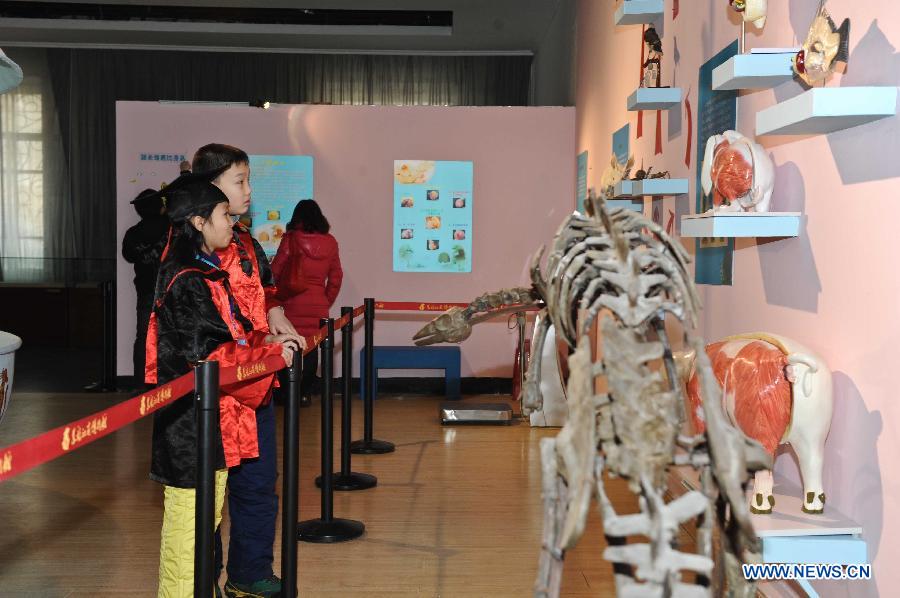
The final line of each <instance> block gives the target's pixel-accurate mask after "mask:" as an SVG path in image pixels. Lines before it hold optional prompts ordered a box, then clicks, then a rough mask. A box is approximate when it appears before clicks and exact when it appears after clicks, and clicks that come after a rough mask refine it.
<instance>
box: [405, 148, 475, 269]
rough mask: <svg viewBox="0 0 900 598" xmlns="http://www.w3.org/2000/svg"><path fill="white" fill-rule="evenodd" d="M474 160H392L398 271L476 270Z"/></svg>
mask: <svg viewBox="0 0 900 598" xmlns="http://www.w3.org/2000/svg"><path fill="white" fill-rule="evenodd" d="M472 171H473V168H472V162H442V161H434V160H395V161H394V231H393V236H394V272H471V271H472Z"/></svg>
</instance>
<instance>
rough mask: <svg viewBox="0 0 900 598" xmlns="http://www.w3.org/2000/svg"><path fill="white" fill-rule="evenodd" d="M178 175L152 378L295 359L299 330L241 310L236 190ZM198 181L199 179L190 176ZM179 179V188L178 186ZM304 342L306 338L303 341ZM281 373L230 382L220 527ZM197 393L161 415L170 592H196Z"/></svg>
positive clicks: (163, 565)
mask: <svg viewBox="0 0 900 598" xmlns="http://www.w3.org/2000/svg"><path fill="white" fill-rule="evenodd" d="M192 178H194V177H190V176H189V177H185V178H182V179H180V180H179V183H178V187H179V188H177V189H171V188H167V189H166V197H167V199H168V204H167V205H168V213H169V217H170V218H171V220H172V241H171V243H170V244H169V247H168V250H167V254H166V257H165V258H164V260H163V263H162V266H161V267H160V272H159V277H158V278H157V283H156V292H155V297H154V302H153V312H152V314H151V317H150V329H149V331H148V333H147V366H146V381H147V382H148V383H151V384H157V383H158V384H165V383H167V382H170V381H171V380H174V379H175V378H178V377H179V376H181V375H182V374H186V373H187V372H189V371H190V369H191V364H192V363H195V362H197V361H199V360H203V359H210V360H217V361H219V363H220V364H221V365H222V366H223V367H227V366H233V365H236V364H238V363H248V362H252V361H257V360H260V359H263V358H265V357H268V356H273V355H281V357H282V358H283V359H284V360H285V362H288V363H290V360H291V358H292V354H293V350H294V349H297V348H298V345H297V343H296V341H295V340H294V338H295V337H293V335H287V334H284V335H271V334H267V333H266V332H264V331H260V330H254V329H253V325H252V324H251V322H250V320H249V319H247V318H246V317H245V316H244V314H243V313H241V310H240V309H239V308H238V305H237V302H236V301H235V299H234V295H233V294H232V293H231V288H230V286H229V284H228V275H227V274H226V273H225V272H224V271H223V270H222V269H221V267H220V266H221V263H220V261H219V259H218V257H216V250H220V249H223V248H225V247H228V245H229V244H230V243H231V240H232V229H231V218H230V217H229V215H228V197H227V196H226V195H225V194H224V193H223V192H222V191H221V190H220V189H219V188H218V187H216V186H215V185H212V184H211V183H209V182H207V181H206V180H191V179H192ZM185 181H190V182H185ZM174 186H175V185H174V184H173V185H172V186H171V187H174ZM300 344H302V343H300ZM272 383H273V376H272V375H269V376H264V377H262V378H257V379H254V380H248V381H243V382H237V383H235V384H232V385H228V386H223V387H222V388H221V393H220V399H219V426H218V428H219V430H218V431H219V433H220V439H221V442H220V443H219V450H218V451H217V453H218V455H217V459H216V470H217V471H216V476H215V479H216V512H215V513H216V525H218V523H219V521H220V520H221V510H222V504H223V502H224V497H225V481H226V478H227V470H226V469H225V468H226V467H233V466H236V465H238V464H240V462H241V460H242V459H252V458H256V457H258V455H259V448H258V442H257V434H256V415H255V413H256V411H255V408H256V407H257V406H258V405H259V404H260V403H261V402H262V401H263V400H264V398H265V397H266V396H267V395H268V393H269V390H270V388H271V386H272ZM195 402H196V401H194V397H193V393H187V394H185V395H184V396H182V397H181V398H179V399H177V400H176V401H175V402H173V403H171V404H169V405H166V406H165V407H163V408H161V409H160V410H159V411H157V412H156V413H154V414H153V449H152V454H151V462H150V477H151V479H153V480H155V481H157V482H160V483H162V484H164V488H165V491H164V501H163V528H162V534H161V540H160V564H159V591H158V595H159V596H161V597H169V596H191V595H193V583H194V582H193V580H194V557H193V554H194V516H195V514H194V501H195V499H194V493H195V490H194V489H195V487H196V479H195V472H196V468H197V454H196V447H197V439H196V433H195V431H196V422H195Z"/></svg>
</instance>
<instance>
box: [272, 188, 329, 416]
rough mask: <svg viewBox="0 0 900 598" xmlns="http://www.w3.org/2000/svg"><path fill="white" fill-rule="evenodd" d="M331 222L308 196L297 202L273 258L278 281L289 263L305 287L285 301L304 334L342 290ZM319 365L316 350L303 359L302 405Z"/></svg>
mask: <svg viewBox="0 0 900 598" xmlns="http://www.w3.org/2000/svg"><path fill="white" fill-rule="evenodd" d="M329 230H331V225H330V224H328V220H327V219H326V218H325V215H324V214H322V210H321V208H319V204H317V203H316V202H315V201H313V200H311V199H304V200H302V201H300V202H299V203H297V207H296V208H294V215H293V216H292V217H291V221H290V222H289V223H288V225H287V232H286V233H285V234H284V238H282V239H281V244H280V245H279V247H278V253H277V254H276V255H275V259H274V260H272V272H273V274H274V275H275V280H276V284H277V281H278V280H279V279H280V278H282V277H283V276H285V275H286V273H285V271H284V269H285V268H286V267H288V265H289V264H291V265H294V266H296V264H297V263H298V256H299V267H300V271H301V272H302V275H303V276H302V278H303V281H304V283H305V286H306V289H305V290H304V291H303V292H301V293H299V294H297V295H294V296H293V297H290V298H287V299H286V300H285V301H284V312H285V314H286V315H287V317H288V319H289V320H290V321H291V323H292V324H293V325H294V328H296V329H297V332H299V333H300V334H302V335H303V336H309V335H312V334H315V333H316V332H318V330H319V327H320V326H319V320H320V319H321V318H327V317H328V311H329V308H330V307H331V306H332V305H333V304H334V300H335V299H336V298H337V296H338V293H339V292H340V290H341V281H342V280H343V278H344V271H343V270H342V269H341V258H340V255H339V254H338V243H337V240H336V239H335V238H334V237H333V236H331V235H330V234H329V233H328V231H329ZM317 367H318V351H312V352H311V353H310V354H309V355H307V356H305V357H304V358H303V376H302V378H301V379H300V397H301V405H308V404H309V403H310V395H311V394H312V386H313V383H314V381H315V375H316V368H317Z"/></svg>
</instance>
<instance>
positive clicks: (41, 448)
mask: <svg viewBox="0 0 900 598" xmlns="http://www.w3.org/2000/svg"><path fill="white" fill-rule="evenodd" d="M283 367H285V363H284V360H283V359H282V358H281V356H274V357H267V358H266V359H265V360H262V361H258V362H253V363H249V364H240V365H238V366H234V367H229V368H223V369H222V370H221V373H220V377H219V381H220V384H233V383H235V382H239V381H244V380H253V379H255V378H260V377H262V376H265V375H267V374H270V373H272V372H274V371H276V370H280V369H281V368H283ZM193 388H194V372H193V371H191V372H188V373H187V374H185V375H183V376H180V377H178V378H176V379H175V380H172V381H171V382H169V383H167V384H164V385H162V386H160V387H158V388H154V389H153V390H151V391H149V392H145V393H144V394H142V395H138V396H136V397H134V398H131V399H128V400H127V401H122V402H121V403H119V404H118V405H113V406H112V407H110V408H108V409H103V410H102V411H98V412H96V413H92V414H91V415H88V416H86V417H83V418H81V419H79V420H75V421H73V422H71V423H68V424H65V425H62V426H59V427H58V428H54V429H52V430H50V431H48V432H44V433H43V434H40V435H39V436H35V437H34V438H29V439H28V440H23V441H22V442H19V443H16V444H13V445H10V446H8V447H5V448H2V449H0V482H2V481H4V480H8V479H10V478H13V477H15V476H17V475H19V474H21V473H24V472H26V471H28V470H29V469H33V468H35V467H37V466H38V465H42V464H43V463H46V462H48V461H52V460H53V459H56V458H58V457H61V456H62V455H65V454H66V453H70V452H72V451H73V450H76V449H80V448H81V447H83V446H87V445H88V444H90V443H92V442H94V441H95V440H99V439H100V438H103V437H104V436H108V435H109V434H112V433H113V432H115V431H117V430H120V429H121V428H124V427H125V426H127V425H129V424H132V423H134V422H136V421H137V420H139V419H141V418H142V417H145V416H147V415H150V414H151V413H153V412H154V411H157V410H158V409H161V408H163V407H165V406H166V405H168V404H169V403H172V402H173V401H175V400H176V399H179V398H181V397H183V396H184V395H186V394H187V393H189V392H191V390H193Z"/></svg>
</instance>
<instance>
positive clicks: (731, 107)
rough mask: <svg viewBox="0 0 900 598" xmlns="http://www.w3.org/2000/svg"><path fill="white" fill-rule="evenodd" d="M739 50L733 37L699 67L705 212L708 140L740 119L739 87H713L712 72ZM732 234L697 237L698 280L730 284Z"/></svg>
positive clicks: (701, 204) (702, 205)
mask: <svg viewBox="0 0 900 598" xmlns="http://www.w3.org/2000/svg"><path fill="white" fill-rule="evenodd" d="M737 53H738V42H737V40H735V41H734V43H732V44H731V45H729V46H727V47H726V48H725V49H724V50H722V51H720V52H719V53H718V54H716V55H715V56H713V57H712V58H710V59H709V60H708V61H707V62H706V63H704V64H703V66H701V67H700V75H699V82H698V86H697V89H698V95H699V100H700V105H699V106H698V107H697V116H698V118H697V181H696V185H695V188H696V189H697V201H696V209H697V213H698V214H702V213H703V212H705V211H706V210H708V209H710V208H711V207H712V198H711V197H705V196H704V195H703V188H702V187H701V185H700V174H701V171H702V168H701V166H702V164H703V152H704V151H705V150H706V140H707V139H709V138H710V137H712V136H713V135H718V134H720V133H723V132H724V131H727V130H729V129H732V130H733V129H734V128H735V126H736V123H737V91H713V90H712V72H713V69H715V68H716V67H717V66H719V65H720V64H723V63H724V62H725V61H727V60H728V59H729V58H731V57H732V56H734V55H736V54H737ZM733 258H734V239H733V238H724V237H723V238H705V237H704V238H699V239H697V258H696V259H697V261H696V264H697V266H696V274H695V280H696V282H697V284H715V285H731V284H732V280H733V272H732V269H733V265H734V260H733Z"/></svg>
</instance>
